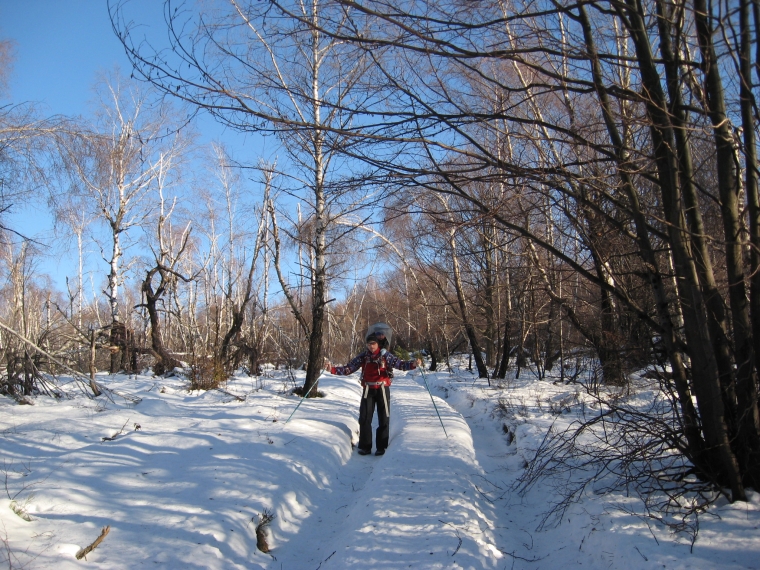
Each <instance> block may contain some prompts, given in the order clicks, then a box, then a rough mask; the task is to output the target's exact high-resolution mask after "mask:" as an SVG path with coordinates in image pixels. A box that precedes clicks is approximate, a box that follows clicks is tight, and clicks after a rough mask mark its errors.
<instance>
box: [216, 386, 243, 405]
mask: <svg viewBox="0 0 760 570" xmlns="http://www.w3.org/2000/svg"><path fill="white" fill-rule="evenodd" d="M217 390H219V391H220V392H221V393H222V394H227V395H228V396H232V397H233V398H235V399H236V400H238V401H240V402H245V396H238V395H236V394H233V393H232V392H228V391H227V390H225V389H224V388H217Z"/></svg>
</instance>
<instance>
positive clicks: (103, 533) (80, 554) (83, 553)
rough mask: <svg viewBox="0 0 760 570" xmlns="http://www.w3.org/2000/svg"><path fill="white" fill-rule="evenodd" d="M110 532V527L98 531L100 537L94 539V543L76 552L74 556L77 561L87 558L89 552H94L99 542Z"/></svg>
mask: <svg viewBox="0 0 760 570" xmlns="http://www.w3.org/2000/svg"><path fill="white" fill-rule="evenodd" d="M110 530H111V525H108V526H104V527H103V530H101V531H100V536H99V537H98V538H96V539H95V542H93V543H92V544H91V545H90V546H88V547H86V548H83V549H82V550H80V551H79V552H77V554H76V557H77V560H81V559H82V558H84V557H85V556H87V555H88V554H89V553H90V552H92V551H93V550H95V549H96V548H97V547H98V545H99V544H100V543H101V542H103V539H104V538H105V537H106V535H107V534H108V532H109V531H110Z"/></svg>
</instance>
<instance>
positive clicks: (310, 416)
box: [0, 369, 760, 570]
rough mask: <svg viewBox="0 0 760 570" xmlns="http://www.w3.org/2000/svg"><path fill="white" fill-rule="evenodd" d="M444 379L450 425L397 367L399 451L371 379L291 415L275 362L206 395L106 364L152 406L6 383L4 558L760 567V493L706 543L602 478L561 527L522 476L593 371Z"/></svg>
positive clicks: (432, 380) (444, 412)
mask: <svg viewBox="0 0 760 570" xmlns="http://www.w3.org/2000/svg"><path fill="white" fill-rule="evenodd" d="M302 378H303V377H302V375H301V376H298V375H297V376H296V378H295V381H296V382H297V381H299V380H300V381H301V382H302V381H303V379H302ZM426 380H427V382H428V384H429V386H430V388H431V391H432V394H433V397H434V398H435V402H436V404H437V407H438V410H439V412H440V414H441V419H442V421H443V424H444V426H445V429H446V432H447V434H448V437H446V436H445V435H444V431H443V429H442V426H441V423H440V421H439V419H438V417H437V415H436V413H435V410H434V407H433V404H432V402H431V396H430V395H429V393H428V391H427V390H426V388H425V384H424V381H423V378H422V376H421V372H420V371H413V372H409V373H404V372H397V373H396V376H395V378H394V382H393V387H392V388H391V398H392V400H391V443H390V446H389V448H388V451H387V452H386V454H385V456H383V457H375V456H374V455H368V456H359V455H358V454H357V453H356V449H355V447H354V446H355V444H356V442H357V440H358V424H357V417H358V407H359V399H360V397H361V391H360V386H359V384H358V382H357V376H356V375H354V376H349V377H337V376H331V375H329V374H326V375H325V376H323V377H322V379H321V381H320V385H319V389H320V391H321V392H323V393H324V394H325V397H324V398H312V399H308V400H305V401H304V403H303V404H302V405H301V407H300V408H299V409H298V411H297V412H296V413H295V415H293V417H292V419H291V420H290V421H289V422H288V423H286V422H285V420H287V419H288V416H290V414H291V413H292V412H293V410H294V409H295V407H296V405H297V404H298V401H299V398H298V397H296V396H293V395H290V390H291V389H292V388H293V387H294V385H295V384H294V382H293V379H289V378H288V377H287V376H286V375H285V373H284V372H280V371H275V370H266V371H265V373H264V374H263V376H262V377H248V376H246V375H244V374H238V375H237V376H235V377H234V378H233V379H231V380H230V381H229V383H228V384H227V385H226V386H225V388H224V390H225V391H218V390H211V391H207V392H198V391H194V392H189V391H188V389H187V385H188V383H187V381H186V380H184V379H183V378H181V377H173V378H156V377H153V376H152V375H150V374H145V375H136V376H125V375H116V376H105V375H104V376H100V377H99V381H100V382H101V383H102V384H104V385H106V386H108V387H110V388H112V389H114V390H116V391H121V392H128V393H130V394H134V395H136V396H138V397H140V398H142V401H141V402H139V403H137V404H133V403H130V402H129V401H127V400H122V399H119V398H118V397H116V398H115V399H114V401H113V402H110V401H108V400H107V399H105V398H104V397H100V398H98V399H94V400H90V399H87V398H86V397H84V396H83V395H82V394H80V393H77V394H75V392H74V391H73V390H71V394H72V395H73V396H74V397H72V398H70V399H61V400H54V399H52V398H49V397H42V396H41V397H37V398H34V405H31V406H20V405H17V404H16V403H15V402H14V401H12V400H10V399H8V398H5V397H0V454H1V457H2V460H1V463H0V465H1V466H2V468H3V473H0V477H2V478H3V479H4V481H5V490H6V493H5V494H4V497H3V499H2V500H0V539H2V542H0V553H1V556H0V560H5V564H7V565H8V567H12V568H22V567H23V568H51V567H55V568H59V569H67V568H82V567H85V568H86V567H97V568H106V569H110V568H139V567H150V568H157V567H160V568H218V569H228V568H241V569H243V568H266V569H297V570H299V569H307V570H317V569H320V570H329V569H344V568H345V569H348V568H363V569H383V570H385V569H388V570H390V569H394V570H395V569H399V568H431V569H433V568H441V569H443V568H446V569H449V568H452V569H453V568H461V569H470V568H472V569H480V568H494V569H499V570H501V569H513V568H514V569H522V568H525V569H538V568H544V569H546V568H559V567H562V568H574V567H582V568H588V569H597V568H598V569H609V568H614V569H626V570H627V569H639V568H669V569H679V568H684V569H685V568H696V569H708V568H716V567H720V568H724V569H735V568H736V569H738V568H760V534H758V528H759V527H760V495H758V494H757V493H752V492H751V493H750V498H751V500H750V502H748V503H735V504H729V503H727V502H726V501H722V500H721V501H718V502H717V503H716V504H714V505H713V506H712V507H710V509H709V511H708V513H706V514H705V515H702V517H701V519H700V530H699V534H698V537H697V540H696V542H695V543H694V544H693V546H692V544H691V540H690V538H689V537H688V536H684V535H682V534H674V533H672V532H671V531H670V530H669V529H667V528H665V527H664V526H662V525H660V524H657V523H655V522H654V521H652V520H651V519H646V518H643V517H638V516H634V515H631V514H627V513H626V512H624V511H623V510H621V508H620V506H621V505H623V506H626V507H627V508H629V510H630V509H634V510H635V505H634V503H635V500H634V499H633V498H631V497H626V496H624V495H622V494H617V493H607V494H595V493H594V492H593V489H588V490H587V491H586V492H585V493H584V494H583V495H582V496H581V497H580V498H579V500H578V501H577V502H575V503H573V504H572V505H570V507H569V508H568V509H567V511H566V512H564V514H563V516H562V520H561V522H559V524H549V525H543V526H542V524H541V523H542V521H543V520H544V518H545V514H546V512H547V511H548V510H549V509H550V508H551V505H552V504H553V503H554V501H556V500H557V491H556V489H557V487H556V485H557V481H554V482H551V481H548V480H547V481H541V482H539V483H538V484H537V485H535V486H533V487H531V488H530V489H529V490H528V491H527V492H519V490H518V489H517V488H516V487H515V484H516V482H517V480H518V478H519V476H520V475H521V474H522V473H523V472H524V470H525V468H526V467H527V466H528V465H529V464H530V462H531V461H532V459H533V456H534V453H535V450H536V448H537V447H538V446H539V445H540V444H541V442H542V441H543V440H544V436H545V435H546V433H547V430H548V429H549V428H550V427H551V426H554V427H555V428H558V427H561V426H563V425H569V423H570V422H571V421H572V419H573V418H574V417H575V415H574V412H572V410H576V409H577V408H578V403H579V402H580V401H581V400H582V399H583V395H582V394H580V393H579V388H578V386H577V385H572V384H571V385H562V384H557V383H553V382H551V381H546V380H542V381H539V380H537V379H536V378H535V376H531V375H530V374H529V373H528V374H527V376H526V374H525V373H524V374H523V377H522V378H521V379H520V380H514V379H512V380H509V381H507V382H504V383H502V384H501V385H500V386H494V387H488V386H487V384H486V382H485V381H484V380H476V379H475V378H474V377H473V376H472V375H471V374H470V373H469V372H467V371H464V370H458V369H456V370H454V371H453V372H452V373H449V372H448V371H447V372H436V373H431V372H428V373H427V375H426ZM234 395H237V396H239V397H240V398H241V399H238V398H235V397H234ZM652 395H653V393H652V392H649V391H647V389H646V387H645V386H642V387H641V389H640V390H639V391H638V392H637V394H636V398H637V399H638V400H641V405H642V406H644V405H646V402H647V400H651V397H652ZM505 410H506V411H505ZM558 410H559V413H557V412H558ZM505 427H506V428H508V431H509V432H510V433H505ZM103 438H112V439H106V440H104V439H103ZM13 509H15V510H13ZM265 510H268V511H270V512H272V513H274V515H275V518H274V520H273V522H272V523H271V525H270V527H269V532H268V543H269V546H270V548H271V551H270V553H268V554H265V553H263V552H261V551H259V550H257V548H256V530H255V529H256V523H257V521H258V517H259V515H260V514H261V513H263V512H264V511H265ZM25 519H30V520H25ZM107 525H108V526H110V533H109V534H108V535H107V536H106V537H105V539H104V540H103V541H102V543H101V544H100V545H99V546H98V547H97V548H96V549H95V550H93V551H92V552H90V553H89V554H88V555H87V557H86V559H83V560H77V559H76V557H75V556H76V554H77V552H79V551H80V549H82V548H84V547H86V546H88V545H89V544H91V543H92V542H93V541H94V540H95V539H96V538H97V537H98V535H99V534H100V531H101V529H102V528H103V527H105V526H107ZM539 529H540V530H539Z"/></svg>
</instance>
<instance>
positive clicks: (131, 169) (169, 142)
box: [60, 78, 186, 372]
mask: <svg viewBox="0 0 760 570" xmlns="http://www.w3.org/2000/svg"><path fill="white" fill-rule="evenodd" d="M99 94H100V96H101V98H100V107H99V108H98V109H97V111H96V119H95V121H94V122H93V123H92V124H89V125H83V127H82V128H81V129H80V130H79V132H75V133H73V134H71V136H67V137H65V138H63V139H62V142H61V145H60V147H61V151H62V153H63V154H64V156H65V157H66V160H67V163H68V165H69V168H70V172H71V176H72V177H74V178H75V180H76V182H77V185H76V186H75V187H76V188H79V189H80V191H81V194H80V197H81V199H82V200H83V201H84V202H85V204H86V206H87V209H88V212H89V214H90V216H91V217H92V219H96V220H99V221H100V222H101V223H102V224H103V225H105V226H106V228H107V231H106V235H107V236H108V237H107V238H106V242H107V244H102V245H101V251H102V255H103V259H104V261H106V262H107V263H108V266H109V273H108V284H107V287H106V289H105V291H104V294H105V296H106V298H107V300H108V304H109V310H110V322H111V324H110V326H111V331H112V340H113V344H114V347H115V348H120V349H122V352H121V354H119V352H118V351H114V354H113V358H112V363H111V371H112V372H115V371H116V370H117V369H118V368H119V365H120V364H121V362H120V358H121V357H123V356H124V350H123V349H124V348H125V346H126V345H125V342H126V336H127V330H126V329H125V324H124V314H123V311H122V309H121V307H120V301H119V299H120V291H119V289H120V287H121V285H122V284H123V282H124V259H123V258H124V251H125V247H127V246H128V245H129V243H130V242H129V241H127V242H126V244H125V241H124V240H125V237H128V234H129V232H130V230H131V229H132V228H135V227H137V226H139V225H141V224H143V223H145V221H146V220H147V219H148V218H149V217H150V216H151V215H152V214H153V213H154V212H155V210H156V202H155V201H152V200H151V196H152V192H153V190H154V189H155V187H156V185H157V184H158V183H159V181H161V183H162V184H166V180H167V178H169V177H171V176H172V173H173V172H175V169H176V167H177V163H178V161H179V160H180V157H181V155H182V152H183V150H184V149H185V147H186V139H185V138H184V137H182V136H180V135H179V134H178V133H177V132H176V128H175V124H174V123H173V117H172V116H171V111H170V109H169V108H168V107H166V106H159V107H157V108H151V107H150V104H149V101H148V99H147V96H146V95H145V94H144V93H141V92H140V91H139V90H137V89H136V87H135V86H134V85H130V84H128V83H127V82H125V81H123V80H121V79H119V78H113V80H111V81H106V82H105V83H103V84H101V85H100V89H99Z"/></svg>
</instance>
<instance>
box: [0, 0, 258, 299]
mask: <svg viewBox="0 0 760 570" xmlns="http://www.w3.org/2000/svg"><path fill="white" fill-rule="evenodd" d="M130 5H131V7H132V9H133V10H134V9H136V10H137V13H139V14H140V19H141V22H155V26H156V30H157V31H162V30H163V14H162V10H163V2H162V1H160V0H130ZM144 31H145V32H146V33H148V34H149V33H150V30H147V29H144ZM0 39H2V40H11V41H12V43H13V52H14V61H13V68H12V73H11V76H10V81H9V90H8V93H6V94H4V96H3V97H2V98H0V105H3V104H8V103H14V104H17V103H21V102H27V101H31V102H35V103H36V104H38V105H39V106H40V110H41V112H42V113H43V114H44V115H48V116H49V115H58V114H60V115H68V116H74V115H87V113H88V112H89V109H90V102H91V101H92V99H93V98H94V94H93V91H92V88H93V85H94V84H95V82H96V80H97V78H98V75H99V73H101V72H111V71H114V70H115V69H119V70H120V71H121V73H122V75H124V76H129V74H130V71H131V66H130V64H129V61H128V59H127V57H126V56H125V54H124V50H123V48H122V45H121V43H120V42H119V40H118V39H117V37H116V36H115V34H114V33H113V30H112V29H111V23H110V20H109V16H108V5H107V2H106V0H0ZM200 126H201V130H202V140H205V141H208V140H211V139H214V140H219V139H224V140H225V142H228V143H229V144H234V146H235V147H236V150H238V151H239V152H240V151H241V147H243V146H245V153H247V154H249V155H250V154H258V153H259V151H260V150H261V149H262V141H261V139H257V140H255V141H252V140H251V139H250V138H249V139H248V140H249V143H250V144H247V145H246V144H245V139H244V138H243V137H242V136H241V135H239V134H236V133H231V132H229V131H224V130H222V128H221V126H220V125H218V124H215V123H213V121H212V120H210V119H208V118H206V119H205V120H202V121H201V123H200ZM7 219H8V220H10V224H11V226H12V227H13V228H14V229H17V230H19V231H21V232H22V233H24V235H27V236H31V237H35V238H37V239H38V240H40V241H42V242H46V243H47V242H51V243H54V242H55V241H58V240H54V239H53V235H52V219H51V217H50V214H49V212H48V210H47V208H46V206H45V204H44V203H41V204H28V205H26V207H25V208H23V209H19V210H17V211H15V212H14V213H13V215H12V216H11V217H10V218H7ZM60 249H61V248H53V247H51V248H49V250H48V255H49V257H48V258H47V259H45V260H44V261H43V263H42V265H41V269H42V271H44V272H47V273H49V274H51V276H52V277H53V278H54V282H55V284H56V285H57V287H58V288H60V289H65V275H66V274H67V273H68V274H69V275H71V276H73V275H74V273H75V270H74V267H75V265H74V264H75V261H74V257H73V252H72V254H71V255H67V254H65V253H62V252H61V251H60ZM98 260H99V259H98ZM98 260H95V262H96V265H97V261H98ZM100 261H101V262H102V260H100ZM101 269H102V268H101ZM95 270H96V272H99V271H100V270H99V269H95Z"/></svg>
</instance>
